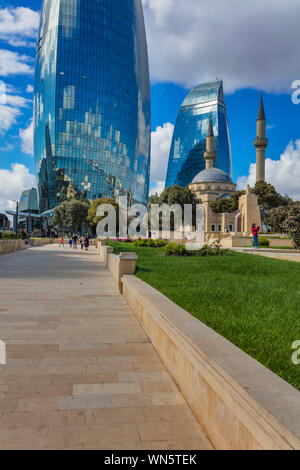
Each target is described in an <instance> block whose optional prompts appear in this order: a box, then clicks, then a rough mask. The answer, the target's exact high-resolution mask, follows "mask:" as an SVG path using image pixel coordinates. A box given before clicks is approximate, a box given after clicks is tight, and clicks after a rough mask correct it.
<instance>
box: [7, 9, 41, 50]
mask: <svg viewBox="0 0 300 470" xmlns="http://www.w3.org/2000/svg"><path fill="white" fill-rule="evenodd" d="M39 18H40V15H39V13H38V12H37V11H34V10H31V9H30V8H24V7H17V8H9V7H8V8H2V9H1V10H0V39H3V40H5V41H7V42H8V43H9V44H10V45H11V46H15V47H32V46H34V45H35V43H34V41H33V39H35V38H36V36H37V32H38V26H39Z"/></svg>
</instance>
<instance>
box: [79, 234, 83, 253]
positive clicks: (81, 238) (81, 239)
mask: <svg viewBox="0 0 300 470" xmlns="http://www.w3.org/2000/svg"><path fill="white" fill-rule="evenodd" d="M79 243H80V247H81V250H83V248H84V237H83V235H81V237H80V240H79Z"/></svg>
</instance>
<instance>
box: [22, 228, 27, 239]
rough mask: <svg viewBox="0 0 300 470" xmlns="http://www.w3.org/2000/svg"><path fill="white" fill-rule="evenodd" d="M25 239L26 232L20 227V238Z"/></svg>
mask: <svg viewBox="0 0 300 470" xmlns="http://www.w3.org/2000/svg"><path fill="white" fill-rule="evenodd" d="M26 239H27V233H26V232H25V230H24V229H23V228H22V232H21V240H26Z"/></svg>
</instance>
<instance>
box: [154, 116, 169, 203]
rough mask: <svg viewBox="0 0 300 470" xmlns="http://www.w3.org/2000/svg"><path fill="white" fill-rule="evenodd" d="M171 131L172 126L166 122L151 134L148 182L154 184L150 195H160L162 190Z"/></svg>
mask: <svg viewBox="0 0 300 470" xmlns="http://www.w3.org/2000/svg"><path fill="white" fill-rule="evenodd" d="M173 130H174V126H173V124H171V123H170V122H167V123H165V124H164V125H163V127H161V126H158V127H157V128H156V130H155V131H153V132H152V133H151V176H150V181H151V183H152V185H153V184H154V187H153V188H152V189H151V194H155V193H156V192H157V193H158V194H160V193H161V192H162V191H163V190H164V187H165V179H166V173H167V167H168V160H169V153H170V147H171V142H172V136H173Z"/></svg>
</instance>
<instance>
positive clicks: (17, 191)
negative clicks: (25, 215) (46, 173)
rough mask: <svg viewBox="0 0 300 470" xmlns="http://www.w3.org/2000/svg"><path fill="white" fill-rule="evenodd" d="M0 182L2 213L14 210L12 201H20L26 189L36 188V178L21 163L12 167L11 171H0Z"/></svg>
mask: <svg viewBox="0 0 300 470" xmlns="http://www.w3.org/2000/svg"><path fill="white" fill-rule="evenodd" d="M0 182H1V184H0V212H4V211H5V210H6V209H14V208H15V203H13V202H12V200H13V199H15V200H17V201H18V200H19V199H20V196H21V193H22V191H24V189H29V188H32V187H35V186H36V181H35V176H34V175H32V174H31V173H30V172H29V170H28V168H26V167H25V166H24V165H21V164H19V163H14V164H13V165H11V169H10V170H0Z"/></svg>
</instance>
